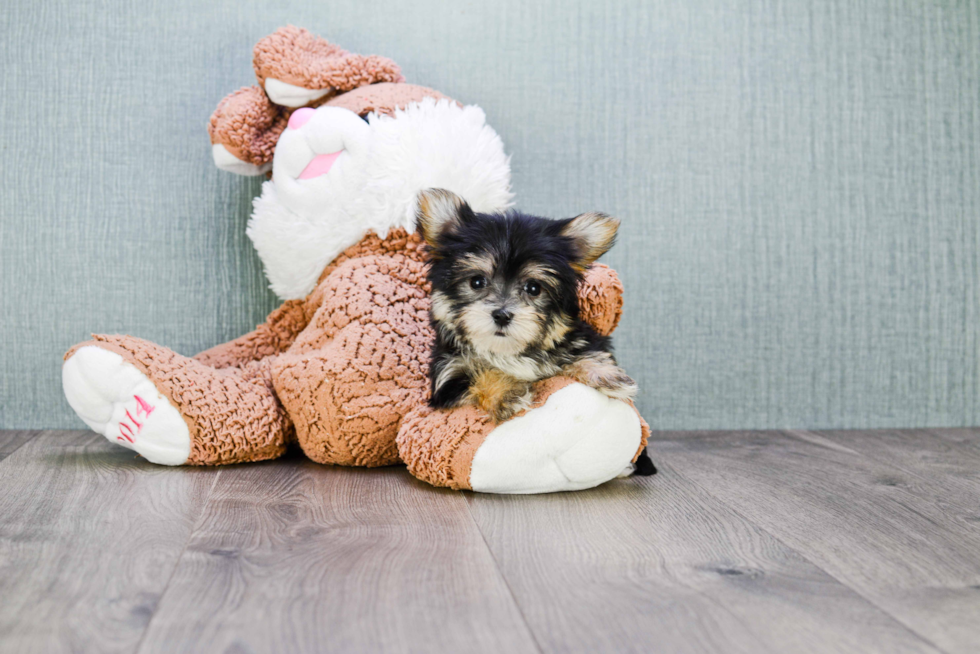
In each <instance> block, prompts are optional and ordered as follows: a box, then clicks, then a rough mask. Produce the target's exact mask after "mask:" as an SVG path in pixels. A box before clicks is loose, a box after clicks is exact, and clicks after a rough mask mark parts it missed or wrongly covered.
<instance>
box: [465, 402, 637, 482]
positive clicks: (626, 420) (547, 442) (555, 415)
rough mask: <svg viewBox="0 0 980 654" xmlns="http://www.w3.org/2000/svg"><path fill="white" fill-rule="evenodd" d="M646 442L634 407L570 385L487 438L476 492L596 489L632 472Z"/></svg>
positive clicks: (475, 469) (474, 473)
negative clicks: (638, 454)
mask: <svg viewBox="0 0 980 654" xmlns="http://www.w3.org/2000/svg"><path fill="white" fill-rule="evenodd" d="M640 438H641V433H640V419H639V416H637V414H636V410H634V409H633V407H631V406H630V405H628V404H626V403H625V402H620V401H619V400H613V399H610V398H608V397H606V396H605V395H603V394H602V393H600V392H599V391H597V390H595V389H593V388H589V387H588V386H585V385H583V384H578V383H576V384H570V385H568V386H566V387H564V388H562V389H560V390H558V391H556V392H554V393H552V394H551V396H550V397H549V398H548V399H547V401H546V402H545V403H544V406H540V407H538V408H536V409H531V410H530V411H528V412H527V413H525V414H523V415H521V416H519V417H517V418H512V419H511V420H508V421H507V422H505V423H503V424H501V425H500V426H498V427H496V428H495V429H494V430H493V431H492V432H490V433H489V434H487V437H486V439H485V440H484V441H483V443H482V444H481V445H480V447H479V449H478V450H477V451H476V454H475V455H474V456H473V463H472V466H471V468H470V486H471V487H472V489H473V490H475V491H478V492H483V493H513V494H526V493H554V492H558V491H572V490H581V489H583V488H592V487H593V486H598V485H599V484H603V483H605V482H607V481H609V480H610V479H614V478H616V477H619V476H624V475H628V474H629V473H630V472H632V465H631V464H630V462H631V461H632V459H633V456H634V455H635V454H636V451H637V450H638V449H639V447H640Z"/></svg>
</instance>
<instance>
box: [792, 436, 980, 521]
mask: <svg viewBox="0 0 980 654" xmlns="http://www.w3.org/2000/svg"><path fill="white" fill-rule="evenodd" d="M787 433H789V434H790V435H792V436H795V437H797V438H801V439H803V440H807V441H811V442H814V443H815V444H817V445H822V444H826V445H829V446H834V445H836V446H838V447H842V448H846V449H848V450H852V451H855V452H860V453H861V454H862V455H864V456H867V457H870V458H872V459H875V460H876V461H879V462H880V463H884V464H887V465H890V466H895V467H896V468H898V469H900V470H902V471H903V472H905V473H907V475H908V476H907V477H905V478H903V479H899V478H895V479H890V478H882V479H880V480H878V481H879V482H881V483H883V484H886V485H887V484H891V485H900V484H903V483H905V484H912V485H913V486H921V481H923V480H924V481H927V482H929V484H930V487H931V488H932V490H931V491H930V490H927V489H923V490H924V493H923V498H928V497H933V499H934V502H935V504H936V507H937V508H938V509H939V510H941V511H944V512H945V511H946V507H947V506H948V505H950V504H955V505H957V506H958V511H956V512H947V514H948V515H950V516H954V515H965V516H967V519H970V516H973V519H978V520H980V515H976V514H977V511H978V510H980V448H978V447H976V446H975V445H974V443H973V442H971V441H964V440H959V439H950V438H945V437H943V436H942V435H940V434H938V433H936V432H935V431H931V430H925V429H897V430H896V429H880V430H879V429H876V430H862V431H795V430H794V431H790V432H787ZM977 435H980V430H974V439H976V436H977Z"/></svg>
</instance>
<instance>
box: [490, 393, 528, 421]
mask: <svg viewBox="0 0 980 654" xmlns="http://www.w3.org/2000/svg"><path fill="white" fill-rule="evenodd" d="M530 407H531V393H530V391H528V392H527V393H525V394H524V395H521V396H518V397H511V398H506V399H504V400H502V401H501V402H500V403H498V404H496V405H493V406H485V407H483V408H484V409H485V410H486V412H487V413H489V414H490V417H491V418H492V419H493V421H494V423H496V424H498V425H499V424H500V423H502V422H504V421H506V420H510V419H511V418H513V417H514V415H515V414H517V413H520V412H521V411H524V410H525V409H528V408H530Z"/></svg>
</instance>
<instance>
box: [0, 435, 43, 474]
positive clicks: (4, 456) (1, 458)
mask: <svg viewBox="0 0 980 654" xmlns="http://www.w3.org/2000/svg"><path fill="white" fill-rule="evenodd" d="M23 431H26V432H30V434H31V435H30V436H29V437H28V438H25V439H24V442H23V443H21V444H20V445H18V446H16V447H15V448H14V449H12V450H10V451H9V452H7V453H6V454H0V465H2V464H3V462H4V461H6V460H7V459H9V458H10V457H11V456H13V455H14V454H15V453H16V452H17V450H19V449H20V448H22V447H24V446H25V445H27V444H28V443H30V442H31V441H32V440H34V439H35V438H37V437H38V436H39V435H40V434H43V433H44V430H43V429H25V430H23Z"/></svg>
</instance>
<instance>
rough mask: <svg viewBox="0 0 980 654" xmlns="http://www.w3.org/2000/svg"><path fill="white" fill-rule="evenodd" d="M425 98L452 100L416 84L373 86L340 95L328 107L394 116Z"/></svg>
mask: <svg viewBox="0 0 980 654" xmlns="http://www.w3.org/2000/svg"><path fill="white" fill-rule="evenodd" d="M425 98H434V99H436V100H442V99H447V100H448V99H451V98H447V97H446V96H444V95H443V94H442V93H439V92H438V91H433V90H432V89H428V88H426V87H424V86H416V85H415V84H372V85H371V86H362V87H361V88H359V89H355V90H353V91H350V92H349V93H344V94H343V95H338V96H337V97H335V98H333V99H331V100H330V101H328V102H327V103H326V105H327V106H328V107H340V108H342V109H349V110H351V111H353V112H354V113H356V114H357V115H358V116H366V115H368V114H369V113H371V112H374V113H378V114H386V115H389V116H390V115H392V114H394V113H395V110H396V109H400V108H404V107H407V106H408V105H410V104H412V103H413V102H421V101H422V100H424V99H425Z"/></svg>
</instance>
